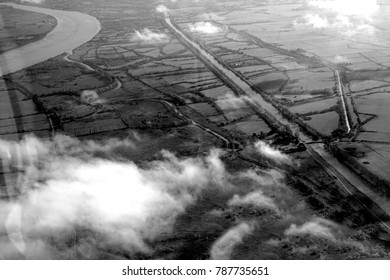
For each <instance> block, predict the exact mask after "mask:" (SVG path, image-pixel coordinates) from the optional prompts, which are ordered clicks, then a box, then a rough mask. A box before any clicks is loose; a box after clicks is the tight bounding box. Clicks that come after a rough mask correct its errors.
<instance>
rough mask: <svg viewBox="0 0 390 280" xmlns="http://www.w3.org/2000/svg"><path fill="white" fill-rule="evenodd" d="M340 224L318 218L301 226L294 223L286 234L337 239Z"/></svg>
mask: <svg viewBox="0 0 390 280" xmlns="http://www.w3.org/2000/svg"><path fill="white" fill-rule="evenodd" d="M338 228H339V226H338V225H337V224H335V223H333V222H331V221H329V220H326V219H322V218H316V219H314V220H311V221H308V222H306V223H304V224H302V225H300V226H297V225H296V224H292V225H291V226H290V227H289V228H288V229H287V230H286V231H285V234H286V235H287V236H289V235H311V236H314V237H318V238H325V239H328V240H331V241H336V234H337V231H338Z"/></svg>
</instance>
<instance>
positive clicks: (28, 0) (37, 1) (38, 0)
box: [21, 0, 45, 4]
mask: <svg viewBox="0 0 390 280" xmlns="http://www.w3.org/2000/svg"><path fill="white" fill-rule="evenodd" d="M21 2H22V3H31V4H42V3H43V2H45V0H21Z"/></svg>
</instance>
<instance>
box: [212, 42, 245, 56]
mask: <svg viewBox="0 0 390 280" xmlns="http://www.w3.org/2000/svg"><path fill="white" fill-rule="evenodd" d="M218 46H220V47H224V48H227V49H229V50H233V51H239V50H243V52H244V53H245V49H246V48H248V47H250V46H251V45H250V44H249V43H247V42H226V43H220V44H218Z"/></svg>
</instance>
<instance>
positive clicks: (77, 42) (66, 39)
mask: <svg viewBox="0 0 390 280" xmlns="http://www.w3.org/2000/svg"><path fill="white" fill-rule="evenodd" d="M1 5H7V6H11V7H14V8H16V9H21V10H26V11H31V12H37V13H42V14H47V15H50V16H52V17H54V18H55V19H56V20H57V25H56V27H55V28H54V29H53V30H52V31H51V32H49V33H48V34H47V35H46V36H45V37H44V38H43V39H41V40H38V41H36V42H32V43H30V44H27V45H24V46H22V47H20V48H17V49H13V50H10V51H7V52H4V53H2V54H0V76H3V75H6V74H9V73H13V72H16V71H19V70H21V69H23V68H26V67H29V66H32V65H34V64H37V63H40V62H43V61H45V60H47V59H49V58H52V57H55V56H57V55H60V54H62V53H65V52H71V51H72V50H74V49H75V48H77V47H79V46H81V45H82V44H84V43H86V42H88V41H89V40H91V39H92V38H93V37H94V36H95V35H96V34H98V33H99V31H100V22H99V21H98V20H97V19H96V18H94V17H92V16H90V15H87V14H83V13H79V12H73V11H62V10H53V9H46V8H41V7H32V6H24V5H17V4H14V3H1Z"/></svg>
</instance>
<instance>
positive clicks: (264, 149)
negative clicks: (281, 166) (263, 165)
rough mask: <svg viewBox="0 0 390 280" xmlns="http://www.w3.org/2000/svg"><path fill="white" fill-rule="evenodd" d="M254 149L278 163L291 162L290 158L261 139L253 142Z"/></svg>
mask: <svg viewBox="0 0 390 280" xmlns="http://www.w3.org/2000/svg"><path fill="white" fill-rule="evenodd" d="M255 148H256V150H257V151H258V152H259V153H260V154H261V155H263V156H265V157H267V158H269V159H272V160H274V161H276V162H278V163H291V159H290V158H289V157H288V156H287V155H286V154H283V153H282V152H280V151H279V150H276V149H274V148H272V147H271V146H269V145H268V144H266V143H265V142H263V141H258V142H256V143H255Z"/></svg>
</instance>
